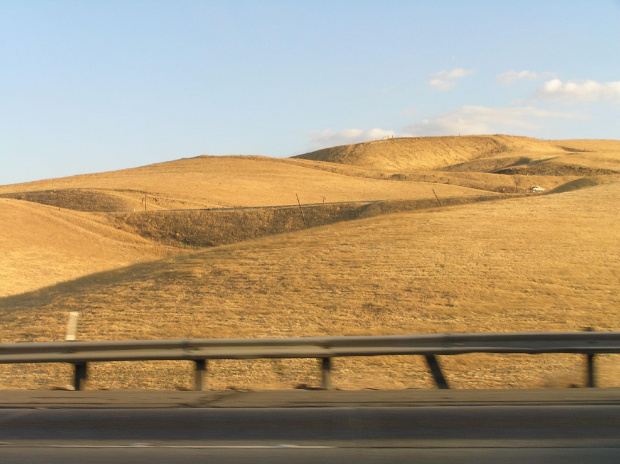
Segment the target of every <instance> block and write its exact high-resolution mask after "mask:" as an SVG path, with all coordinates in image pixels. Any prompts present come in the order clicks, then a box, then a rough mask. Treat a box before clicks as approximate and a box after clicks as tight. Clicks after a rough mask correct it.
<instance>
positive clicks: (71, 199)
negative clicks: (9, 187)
mask: <svg viewBox="0 0 620 464" xmlns="http://www.w3.org/2000/svg"><path fill="white" fill-rule="evenodd" d="M0 197H4V198H12V199H15V200H24V201H31V202H34V203H41V204H43V205H49V206H57V207H59V208H66V209H72V210H75V211H87V212H95V211H102V212H112V211H122V210H126V209H128V208H129V205H128V204H127V202H126V201H125V200H123V199H122V198H119V197H116V196H113V195H108V194H106V193H103V192H100V191H95V190H83V189H62V190H41V191H37V192H18V193H5V194H2V195H0Z"/></svg>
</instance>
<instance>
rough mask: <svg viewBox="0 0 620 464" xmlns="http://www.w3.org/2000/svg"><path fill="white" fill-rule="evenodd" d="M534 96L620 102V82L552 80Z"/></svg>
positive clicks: (567, 99)
mask: <svg viewBox="0 0 620 464" xmlns="http://www.w3.org/2000/svg"><path fill="white" fill-rule="evenodd" d="M534 96H535V97H536V98H540V99H548V98H554V99H561V100H566V101H571V100H577V101H601V100H610V101H616V102H620V81H615V82H596V81H593V80H586V81H580V82H574V81H569V82H562V81H561V80H560V79H552V80H550V81H547V82H545V83H544V84H543V85H542V86H541V87H539V88H538V89H537V90H536V92H535V94H534Z"/></svg>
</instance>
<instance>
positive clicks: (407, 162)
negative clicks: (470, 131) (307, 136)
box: [298, 135, 563, 171]
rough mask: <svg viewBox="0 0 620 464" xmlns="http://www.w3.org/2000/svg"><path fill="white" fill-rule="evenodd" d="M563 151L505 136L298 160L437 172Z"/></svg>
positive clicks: (330, 151)
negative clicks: (477, 161)
mask: <svg viewBox="0 0 620 464" xmlns="http://www.w3.org/2000/svg"><path fill="white" fill-rule="evenodd" d="M562 151H563V150H562V149H560V148H558V147H556V146H555V145H553V144H550V143H549V142H544V141H540V140H536V139H530V138H527V137H511V136H505V135H494V136H491V135H488V136H465V137H407V138H396V139H387V140H378V141H374V142H366V143H360V144H356V145H343V146H340V147H334V148H326V149H324V150H319V151H316V152H312V153H308V154H305V155H300V156H299V157H298V158H302V159H311V160H320V161H329V162H333V163H341V164H350V165H354V166H361V167H367V168H372V169H381V170H390V171H415V170H420V169H422V170H429V169H440V168H445V167H448V166H452V165H455V164H460V163H465V162H468V161H472V160H475V159H478V158H494V157H498V156H499V157H503V156H508V155H513V154H514V153H521V154H523V153H530V154H537V155H539V156H542V155H548V154H550V153H559V152H562Z"/></svg>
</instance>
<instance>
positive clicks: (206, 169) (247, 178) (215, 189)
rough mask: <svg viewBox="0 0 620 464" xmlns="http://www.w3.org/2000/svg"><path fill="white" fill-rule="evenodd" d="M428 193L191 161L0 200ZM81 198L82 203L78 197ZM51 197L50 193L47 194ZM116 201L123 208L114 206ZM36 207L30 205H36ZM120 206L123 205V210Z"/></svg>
mask: <svg viewBox="0 0 620 464" xmlns="http://www.w3.org/2000/svg"><path fill="white" fill-rule="evenodd" d="M432 187H433V186H432V185H429V184H428V183H423V184H421V183H419V182H399V181H397V180H390V179H388V180H382V179H377V178H367V177H358V176H355V175H347V173H346V172H345V173H334V172H327V171H325V170H321V169H315V168H314V167H311V166H306V165H304V163H301V162H294V161H291V160H276V159H271V158H263V157H247V156H227V157H198V158H190V159H182V160H178V161H171V162H167V163H159V164H153V165H150V166H144V167H141V168H135V169H127V170H122V171H114V172H106V173H100V174H91V175H84V176H74V177H66V178H61V179H49V180H43V181H37V182H30V183H25V184H14V185H6V186H0V195H10V196H12V197H14V198H24V199H29V198H28V196H31V197H32V196H35V193H36V194H37V195H38V196H39V197H44V198H45V202H47V203H48V204H54V205H58V206H64V207H67V206H69V205H68V204H67V203H66V202H65V203H58V202H59V201H60V198H57V200H56V201H57V203H51V200H52V199H53V198H54V197H55V196H56V197H59V195H58V194H57V192H58V191H67V190H71V192H72V195H68V194H65V195H64V196H63V199H64V201H68V200H67V199H68V198H71V197H73V198H74V203H75V204H76V206H75V208H76V209H79V208H80V206H79V205H83V204H87V203H89V202H92V197H93V196H94V195H100V197H101V200H100V203H101V204H102V205H104V206H102V207H101V208H99V209H98V210H99V211H104V210H109V209H108V205H110V204H112V203H113V202H112V201H111V199H110V197H117V198H119V200H118V202H119V203H118V204H122V205H123V206H122V208H123V210H125V211H127V210H129V211H131V210H132V209H135V210H143V209H144V203H143V199H144V197H145V192H146V197H147V208H148V210H161V209H187V208H210V207H243V206H274V205H292V204H296V203H297V196H299V199H300V201H301V202H302V203H322V202H324V201H327V202H340V201H368V200H395V199H411V198H421V197H423V198H426V197H429V196H430V197H432V196H433V193H432ZM439 188H440V189H441V190H442V194H444V195H446V196H468V195H480V192H479V191H476V190H473V189H471V188H467V187H465V188H464V187H459V186H458V185H442V186H439ZM78 189H80V190H84V192H82V193H83V195H82V197H80V196H79V195H78V193H79V191H78ZM54 191H56V193H55V192H54ZM121 200H122V202H121ZM35 201H37V200H36V199H35ZM123 202H124V203H123Z"/></svg>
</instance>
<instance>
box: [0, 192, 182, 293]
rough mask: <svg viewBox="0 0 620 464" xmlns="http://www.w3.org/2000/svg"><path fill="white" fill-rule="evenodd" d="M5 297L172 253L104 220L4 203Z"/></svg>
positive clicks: (0, 267)
mask: <svg viewBox="0 0 620 464" xmlns="http://www.w3.org/2000/svg"><path fill="white" fill-rule="evenodd" d="M0 251H1V253H0V297H4V296H7V295H15V294H19V293H23V292H28V291H31V290H34V289H37V288H42V287H46V286H49V285H53V284H56V283H57V282H62V281H66V280H72V279H75V278H77V277H81V276H84V275H87V274H91V273H93V272H97V271H104V270H110V269H115V268H118V267H122V266H127V265H129V264H133V263H136V262H140V261H150V260H153V259H156V258H158V257H161V256H164V255H166V254H170V251H171V250H170V249H169V248H168V247H164V246H162V245H157V244H155V243H153V242H150V241H147V240H145V239H143V238H140V237H139V236H136V235H135V234H131V233H128V232H124V231H121V230H118V229H117V228H116V227H114V226H112V225H110V224H108V223H107V220H105V218H103V217H101V216H95V215H89V214H83V213H77V212H74V211H68V210H61V209H58V208H52V207H49V206H43V205H38V204H35V203H30V202H25V201H17V200H8V199H1V198H0Z"/></svg>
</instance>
